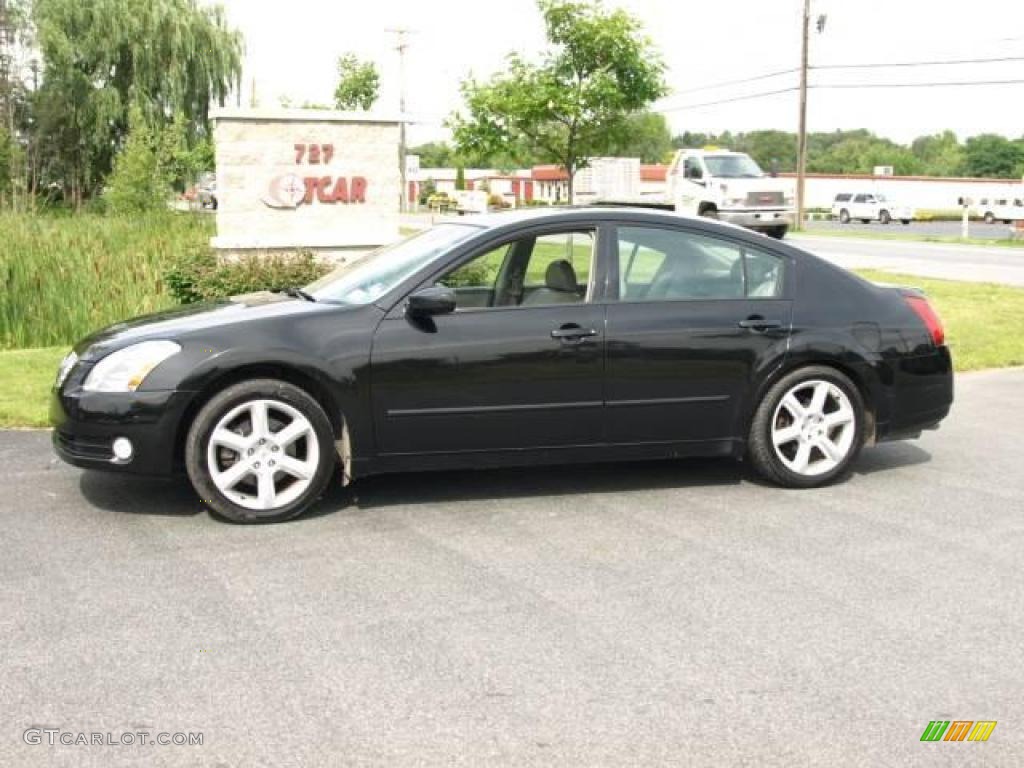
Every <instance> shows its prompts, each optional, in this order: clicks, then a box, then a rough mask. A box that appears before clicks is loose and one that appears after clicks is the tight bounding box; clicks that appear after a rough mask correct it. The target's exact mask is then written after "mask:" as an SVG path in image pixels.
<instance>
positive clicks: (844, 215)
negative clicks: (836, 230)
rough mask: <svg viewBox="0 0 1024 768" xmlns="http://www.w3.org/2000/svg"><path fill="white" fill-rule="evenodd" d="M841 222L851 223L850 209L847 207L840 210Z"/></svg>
mask: <svg viewBox="0 0 1024 768" xmlns="http://www.w3.org/2000/svg"><path fill="white" fill-rule="evenodd" d="M839 223H840V224H849V223H850V212H849V211H848V210H846V209H845V208H843V210H841V211H840V212H839Z"/></svg>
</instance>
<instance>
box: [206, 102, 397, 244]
mask: <svg viewBox="0 0 1024 768" xmlns="http://www.w3.org/2000/svg"><path fill="white" fill-rule="evenodd" d="M212 119H213V122H214V140H215V142H216V151H217V236H216V237H215V238H213V246H214V247H215V248H217V249H218V250H220V251H221V252H222V253H223V254H225V255H230V256H238V255H244V254H246V253H260V252H274V251H287V252H294V251H297V250H311V251H314V252H315V253H318V254H320V255H324V256H344V255H346V254H348V253H353V254H354V253H363V252H365V251H367V250H370V249H371V248H375V247H377V246H379V245H383V244H384V243H388V242H391V241H392V240H395V239H396V238H397V237H398V210H399V197H400V194H401V174H400V172H399V165H398V141H399V121H398V119H397V117H396V118H387V117H381V116H378V115H374V114H370V113H353V112H333V111H321V110H310V109H221V110H219V111H215V112H214V113H213V115H212Z"/></svg>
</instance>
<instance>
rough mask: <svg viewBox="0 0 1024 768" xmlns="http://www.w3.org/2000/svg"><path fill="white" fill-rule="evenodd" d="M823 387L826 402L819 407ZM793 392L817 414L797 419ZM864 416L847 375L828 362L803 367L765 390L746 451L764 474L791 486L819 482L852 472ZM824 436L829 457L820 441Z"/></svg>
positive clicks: (805, 407)
mask: <svg viewBox="0 0 1024 768" xmlns="http://www.w3.org/2000/svg"><path fill="white" fill-rule="evenodd" d="M819 388H822V389H821V391H823V392H824V393H825V395H824V406H823V407H822V408H821V409H820V410H819V411H817V412H815V411H814V410H812V409H813V406H814V404H815V396H816V395H817V394H818V393H819ZM789 397H793V398H794V399H795V401H796V404H797V405H799V406H801V408H802V409H803V410H804V411H805V413H806V414H807V416H808V417H813V418H810V419H809V420H808V421H800V420H798V418H797V416H796V414H795V413H794V411H793V410H792V406H791V405H789V399H788V398H789ZM847 411H848V412H847ZM864 422H865V418H864V401H863V398H862V397H861V394H860V391H859V390H858V389H857V387H856V386H855V385H854V384H853V382H852V381H850V379H849V378H848V377H847V376H845V375H844V374H842V373H840V372H839V371H837V370H836V369H834V368H829V367H827V366H809V367H807V368H800V369H798V370H796V371H793V372H792V373H789V374H787V375H786V376H784V377H782V378H781V379H780V380H779V381H778V382H776V383H775V384H774V385H773V386H772V387H771V388H770V389H769V390H768V392H767V393H765V395H764V397H763V398H762V400H761V402H760V404H759V405H758V407H757V410H756V411H755V412H754V417H753V419H751V423H750V435H749V437H748V440H747V453H748V455H749V456H750V459H751V462H752V463H753V465H754V468H755V469H756V470H757V471H758V473H759V474H760V475H762V476H763V477H764V478H765V479H767V480H770V481H771V482H773V483H776V484H778V485H781V486H784V487H787V488H816V487H819V486H822V485H827V484H829V483H831V482H833V481H835V480H837V479H839V478H841V477H843V476H845V475H846V474H847V472H849V469H850V466H851V464H852V463H853V462H854V461H855V460H856V458H857V456H858V454H859V453H860V450H861V448H862V447H863V445H864ZM790 435H793V436H792V437H790ZM822 437H824V438H825V440H823V439H822ZM826 440H827V447H828V450H829V451H830V452H833V455H832V456H831V457H830V456H829V455H828V454H827V453H826V450H825V449H824V448H823V447H822V446H824V445H825V443H826ZM801 458H803V459H804V469H803V470H802V471H801V470H800V469H799V467H800V465H801V461H800V460H801Z"/></svg>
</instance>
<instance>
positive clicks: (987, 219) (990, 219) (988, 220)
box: [985, 211, 996, 224]
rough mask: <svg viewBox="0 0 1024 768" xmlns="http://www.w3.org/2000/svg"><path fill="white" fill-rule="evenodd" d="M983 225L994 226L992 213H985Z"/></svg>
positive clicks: (994, 220)
mask: <svg viewBox="0 0 1024 768" xmlns="http://www.w3.org/2000/svg"><path fill="white" fill-rule="evenodd" d="M985 223H986V224H995V223H996V215H995V214H994V213H992V211H988V212H986V213H985Z"/></svg>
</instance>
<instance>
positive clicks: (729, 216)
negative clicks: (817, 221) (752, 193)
mask: <svg viewBox="0 0 1024 768" xmlns="http://www.w3.org/2000/svg"><path fill="white" fill-rule="evenodd" d="M718 218H719V219H720V220H721V221H727V222H729V223H730V224H736V225H738V226H741V227H746V228H747V229H769V228H773V227H791V226H792V225H793V211H791V210H787V209H784V208H778V209H760V208H736V209H732V210H728V211H723V210H719V211H718Z"/></svg>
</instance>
